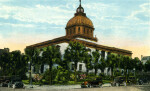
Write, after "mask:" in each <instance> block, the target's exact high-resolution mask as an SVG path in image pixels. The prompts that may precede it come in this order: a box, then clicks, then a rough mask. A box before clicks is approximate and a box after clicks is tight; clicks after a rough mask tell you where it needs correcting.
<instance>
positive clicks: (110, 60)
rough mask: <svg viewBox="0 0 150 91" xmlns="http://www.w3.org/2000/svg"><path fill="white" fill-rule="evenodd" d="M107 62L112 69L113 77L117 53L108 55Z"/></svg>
mask: <svg viewBox="0 0 150 91" xmlns="http://www.w3.org/2000/svg"><path fill="white" fill-rule="evenodd" d="M106 63H107V66H108V67H109V68H110V69H111V76H112V79H113V75H114V68H115V67H116V64H117V57H116V55H114V54H110V55H108V57H107V60H106Z"/></svg>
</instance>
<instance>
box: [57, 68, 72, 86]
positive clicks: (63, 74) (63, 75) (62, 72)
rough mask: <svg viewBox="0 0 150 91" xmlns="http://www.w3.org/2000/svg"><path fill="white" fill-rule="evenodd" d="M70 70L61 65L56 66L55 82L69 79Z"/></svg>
mask: <svg viewBox="0 0 150 91" xmlns="http://www.w3.org/2000/svg"><path fill="white" fill-rule="evenodd" d="M68 78H70V72H69V71H68V70H66V69H63V67H61V66H58V70H57V74H56V77H55V83H67V82H68V81H69V80H70V79H68Z"/></svg>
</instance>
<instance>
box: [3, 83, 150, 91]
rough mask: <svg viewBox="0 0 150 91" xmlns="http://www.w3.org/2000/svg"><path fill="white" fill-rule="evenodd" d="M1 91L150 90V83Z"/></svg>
mask: <svg viewBox="0 0 150 91" xmlns="http://www.w3.org/2000/svg"><path fill="white" fill-rule="evenodd" d="M0 91H150V84H147V85H134V86H126V87H125V86H120V87H103V88H96V87H95V88H81V87H80V85H68V86H63V85H61V86H48V85H44V86H34V88H29V87H26V88H25V89H19V88H18V89H13V88H7V87H0Z"/></svg>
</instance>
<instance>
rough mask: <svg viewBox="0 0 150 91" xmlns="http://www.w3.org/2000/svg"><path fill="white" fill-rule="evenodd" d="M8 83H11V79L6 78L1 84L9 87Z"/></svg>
mask: <svg viewBox="0 0 150 91" xmlns="http://www.w3.org/2000/svg"><path fill="white" fill-rule="evenodd" d="M8 83H9V80H5V81H4V82H2V83H1V84H0V86H1V87H7V86H8Z"/></svg>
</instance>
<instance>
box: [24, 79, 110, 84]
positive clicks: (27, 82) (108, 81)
mask: <svg viewBox="0 0 150 91" xmlns="http://www.w3.org/2000/svg"><path fill="white" fill-rule="evenodd" d="M22 82H23V83H24V84H29V80H22ZM82 82H83V81H79V82H76V83H75V82H74V81H68V82H67V83H56V84H54V85H79V84H81V83H82ZM110 82H111V80H103V83H110ZM45 83H46V81H45V80H42V83H39V82H32V84H33V85H39V84H41V85H45Z"/></svg>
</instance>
